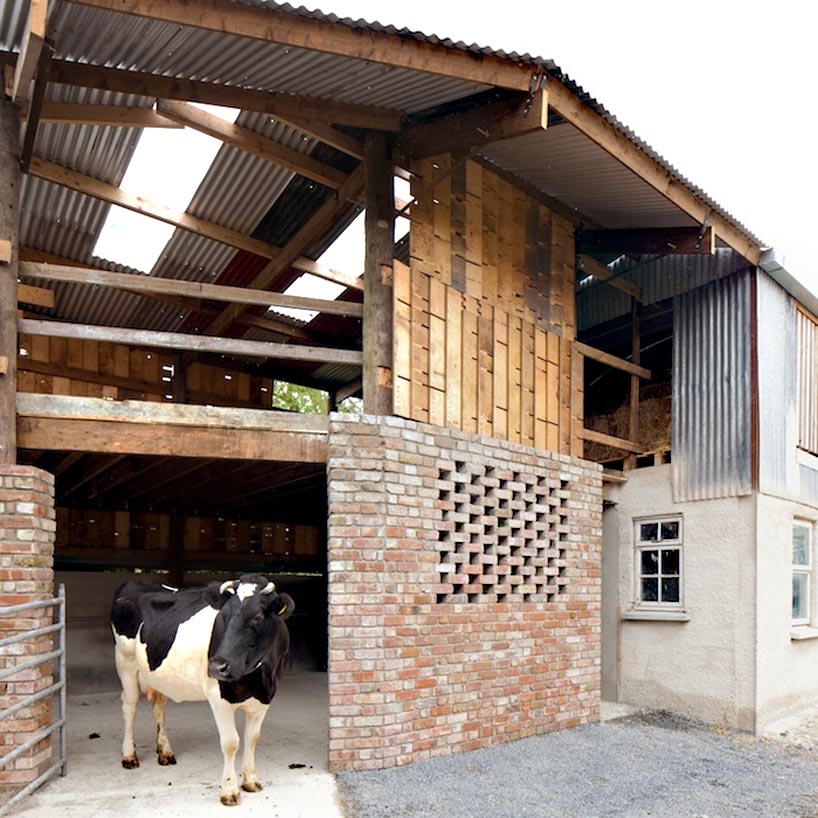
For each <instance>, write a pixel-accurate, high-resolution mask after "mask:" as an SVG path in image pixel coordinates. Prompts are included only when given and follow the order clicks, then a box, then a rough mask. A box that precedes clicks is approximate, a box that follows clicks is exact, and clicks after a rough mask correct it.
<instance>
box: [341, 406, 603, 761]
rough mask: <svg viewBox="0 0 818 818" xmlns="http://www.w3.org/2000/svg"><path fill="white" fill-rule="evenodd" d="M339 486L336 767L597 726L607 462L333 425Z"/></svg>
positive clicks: (365, 422)
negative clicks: (603, 469) (603, 477)
mask: <svg viewBox="0 0 818 818" xmlns="http://www.w3.org/2000/svg"><path fill="white" fill-rule="evenodd" d="M328 480H329V531H328V535H329V541H328V558H329V633H330V651H329V694H330V713H329V719H330V728H329V735H330V749H329V757H330V766H331V768H332V769H333V770H340V769H347V770H362V769H381V768H385V767H390V766H395V765H399V764H405V763H408V762H411V761H415V760H418V759H423V758H430V757H432V756H440V755H446V754H449V753H453V752H460V751H466V750H472V749H477V748H480V747H486V746H489V745H492V744H498V743H501V742H505V741H510V740H512V739H517V738H522V737H525V736H530V735H534V734H538V733H544V732H547V731H549V730H555V729H559V728H564V727H572V726H575V725H578V724H583V723H586V722H589V721H594V720H596V719H597V718H598V712H599V696H600V683H599V670H600V653H599V651H600V608H601V585H600V561H601V515H602V489H601V469H600V468H599V467H598V466H596V465H594V464H591V463H588V462H586V461H583V460H578V459H572V458H570V457H567V456H563V455H552V454H550V453H547V452H543V451H541V450H537V449H532V448H528V447H525V446H521V445H518V444H513V443H507V442H504V441H498V440H495V439H488V438H480V437H478V436H474V435H470V434H467V433H463V432H459V431H453V430H447V429H442V428H440V427H437V426H428V425H424V424H420V423H416V422H414V421H408V420H403V419H400V418H393V417H388V418H375V417H369V416H363V417H360V416H355V417H350V416H344V415H333V416H332V419H331V423H330V437H329V462H328Z"/></svg>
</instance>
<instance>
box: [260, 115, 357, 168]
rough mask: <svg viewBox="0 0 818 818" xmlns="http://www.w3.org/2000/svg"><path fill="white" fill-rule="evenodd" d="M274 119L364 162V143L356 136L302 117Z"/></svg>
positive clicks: (290, 116) (289, 116)
mask: <svg viewBox="0 0 818 818" xmlns="http://www.w3.org/2000/svg"><path fill="white" fill-rule="evenodd" d="M272 119H277V120H279V121H280V122H283V123H284V124H285V125H289V126H290V127H291V128H295V130H297V131H301V133H304V134H307V136H312V137H314V138H315V139H317V140H318V141H319V142H323V143H324V144H325V145H329V146H330V147H332V148H335V150H338V151H341V153H345V154H347V156H352V157H353V158H355V159H358V160H359V161H363V158H364V143H363V142H361V141H360V140H359V139H356V138H355V137H354V136H350V135H349V134H346V133H344V132H343V131H339V130H338V129H337V128H333V127H332V125H327V124H326V123H325V122H317V121H316V120H314V119H301V117H297V116H292V115H287V116H286V117H281V116H278V117H272Z"/></svg>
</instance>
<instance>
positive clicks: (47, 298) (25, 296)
mask: <svg viewBox="0 0 818 818" xmlns="http://www.w3.org/2000/svg"><path fill="white" fill-rule="evenodd" d="M17 303H18V304H27V305H28V306H30V307H44V308H45V309H48V310H53V309H54V290H47V289H46V288H45V287H34V286H32V285H31V284H18V285H17Z"/></svg>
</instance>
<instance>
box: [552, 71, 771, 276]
mask: <svg viewBox="0 0 818 818" xmlns="http://www.w3.org/2000/svg"><path fill="white" fill-rule="evenodd" d="M547 87H548V104H549V105H550V106H551V108H553V109H554V111H556V112H557V113H558V114H559V115H560V116H561V117H562V118H563V119H565V120H566V121H567V122H569V123H570V124H571V125H573V126H574V127H575V128H577V130H579V131H581V132H582V133H583V134H585V136H587V137H588V138H589V139H591V140H592V141H593V142H595V143H596V144H597V145H599V146H600V147H601V148H602V149H603V150H605V151H607V152H608V153H609V154H610V155H611V156H613V157H614V158H615V159H617V160H618V161H619V162H621V163H622V164H623V165H624V166H625V167H626V168H628V169H629V170H631V171H633V172H634V173H635V174H636V175H637V176H639V177H640V178H641V179H643V180H644V181H645V182H647V183H648V184H649V185H650V186H651V187H653V188H654V189H655V190H657V191H659V193H661V194H662V195H663V196H665V198H667V199H668V200H669V201H670V202H672V203H673V204H675V205H676V206H677V207H678V208H679V209H680V210H682V211H683V212H684V213H686V214H687V215H688V216H690V217H691V218H692V219H694V220H695V221H696V222H698V223H699V224H708V225H710V226H712V227H713V229H714V231H715V233H716V236H717V237H718V238H721V239H722V240H723V241H724V242H726V243H727V244H728V245H730V247H732V248H733V249H734V250H735V251H736V252H738V253H739V254H740V255H741V256H743V257H744V258H746V259H747V260H748V261H749V262H750V263H751V264H758V262H759V260H760V258H761V253H762V252H763V251H762V248H761V247H759V246H758V245H757V244H755V242H754V241H753V240H752V239H751V238H749V237H748V236H747V235H746V234H745V233H743V232H742V231H741V230H739V228H737V227H735V226H734V225H732V224H730V222H728V221H727V219H725V218H724V217H723V216H721V215H720V214H718V213H717V212H715V211H714V210H713V209H712V208H711V207H710V205H708V204H706V203H705V202H703V201H702V200H701V199H700V198H699V197H698V196H697V195H696V194H695V193H693V191H691V190H690V189H689V188H688V187H686V186H685V185H684V184H682V183H681V182H679V181H677V180H676V179H674V178H673V176H671V174H670V173H669V172H668V171H667V170H665V169H664V168H663V167H661V166H660V165H659V163H658V162H656V160H654V159H652V158H651V157H650V156H648V155H647V154H646V153H644V152H643V151H641V150H640V149H639V148H638V147H637V146H636V145H634V144H633V142H631V141H630V139H628V138H627V137H626V136H625V135H624V134H622V133H620V132H619V130H617V128H616V127H615V126H614V125H612V124H610V123H609V122H607V121H606V120H604V119H603V118H602V117H601V116H600V115H599V114H598V113H596V111H593V110H592V109H591V108H589V107H588V106H587V105H585V104H584V103H583V102H582V100H580V99H579V98H578V97H577V96H575V95H574V94H573V93H571V91H569V90H568V89H567V88H566V87H565V86H564V85H563V84H562V83H561V82H559V81H558V80H556V79H555V78H553V77H550V76H549V78H548V84H547Z"/></svg>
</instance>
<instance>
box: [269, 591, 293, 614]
mask: <svg viewBox="0 0 818 818" xmlns="http://www.w3.org/2000/svg"><path fill="white" fill-rule="evenodd" d="M294 610H295V602H293V598H292V597H291V596H290V595H289V594H279V595H278V596H277V597H276V598H275V599H274V600H273V613H274V614H275V615H276V616H277V617H278V618H279V619H288V618H289V617H290V615H291V614H292V612H293V611H294Z"/></svg>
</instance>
